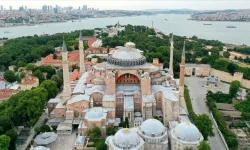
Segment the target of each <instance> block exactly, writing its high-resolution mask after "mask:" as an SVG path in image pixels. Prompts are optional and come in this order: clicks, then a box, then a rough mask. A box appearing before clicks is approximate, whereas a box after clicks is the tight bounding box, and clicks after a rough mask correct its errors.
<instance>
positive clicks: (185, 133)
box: [172, 122, 203, 142]
mask: <svg viewBox="0 0 250 150" xmlns="http://www.w3.org/2000/svg"><path fill="white" fill-rule="evenodd" d="M172 134H173V135H174V136H175V137H177V139H179V140H182V141H184V142H198V141H201V140H203V137H202V135H201V133H200V131H199V130H198V128H197V127H196V126H195V125H193V124H192V123H190V122H182V123H180V124H178V125H177V126H176V127H175V128H174V129H173V132H172Z"/></svg>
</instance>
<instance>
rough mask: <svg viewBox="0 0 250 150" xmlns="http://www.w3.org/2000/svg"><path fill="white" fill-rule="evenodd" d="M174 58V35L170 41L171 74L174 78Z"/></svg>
mask: <svg viewBox="0 0 250 150" xmlns="http://www.w3.org/2000/svg"><path fill="white" fill-rule="evenodd" d="M173 57H174V34H173V33H172V37H171V40H170V59H169V74H170V75H171V76H173V77H174V71H173Z"/></svg>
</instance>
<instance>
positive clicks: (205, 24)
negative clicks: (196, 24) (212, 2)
mask: <svg viewBox="0 0 250 150" xmlns="http://www.w3.org/2000/svg"><path fill="white" fill-rule="evenodd" d="M203 25H204V26H211V25H212V24H211V23H204V24H203Z"/></svg>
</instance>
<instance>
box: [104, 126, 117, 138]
mask: <svg viewBox="0 0 250 150" xmlns="http://www.w3.org/2000/svg"><path fill="white" fill-rule="evenodd" d="M106 130H107V131H106V133H107V135H108V136H109V135H114V134H115V132H116V131H115V128H114V127H113V126H110V127H107V129H106Z"/></svg>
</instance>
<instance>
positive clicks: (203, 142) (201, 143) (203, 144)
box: [197, 140, 211, 150]
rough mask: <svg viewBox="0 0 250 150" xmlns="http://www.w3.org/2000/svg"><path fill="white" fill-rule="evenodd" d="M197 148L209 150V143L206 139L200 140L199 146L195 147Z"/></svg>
mask: <svg viewBox="0 0 250 150" xmlns="http://www.w3.org/2000/svg"><path fill="white" fill-rule="evenodd" d="M197 149H198V150H211V147H210V145H209V144H208V143H207V142H206V141H204V140H203V141H201V142H200V144H199V146H198V147H197Z"/></svg>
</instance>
